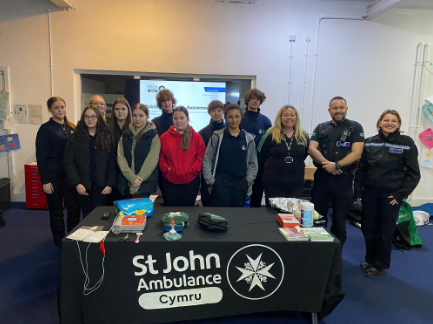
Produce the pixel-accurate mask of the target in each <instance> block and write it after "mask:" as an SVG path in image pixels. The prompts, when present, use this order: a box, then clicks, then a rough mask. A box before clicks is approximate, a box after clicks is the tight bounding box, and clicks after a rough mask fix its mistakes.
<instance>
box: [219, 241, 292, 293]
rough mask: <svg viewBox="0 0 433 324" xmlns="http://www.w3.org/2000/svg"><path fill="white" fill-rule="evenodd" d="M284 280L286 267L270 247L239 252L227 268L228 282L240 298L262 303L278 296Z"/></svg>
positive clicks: (245, 248) (258, 247) (259, 247)
mask: <svg viewBox="0 0 433 324" xmlns="http://www.w3.org/2000/svg"><path fill="white" fill-rule="evenodd" d="M283 279H284V264H283V261H282V260H281V257H280V256H279V255H278V253H277V252H276V251H275V250H273V249H271V248H270V247H268V246H266V245H261V244H252V245H248V246H245V247H243V248H241V249H239V250H238V251H236V252H235V253H234V254H233V256H232V257H231V258H230V260H229V262H228V265H227V281H228V283H229V285H230V287H231V288H232V289H233V291H234V292H235V293H236V294H238V295H239V296H241V297H243V298H246V299H251V300H259V299H263V298H267V297H269V296H271V295H272V294H273V293H275V292H276V291H277V290H278V288H279V287H280V285H281V283H282V282H283Z"/></svg>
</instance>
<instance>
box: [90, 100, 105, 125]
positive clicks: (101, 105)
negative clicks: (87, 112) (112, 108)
mask: <svg viewBox="0 0 433 324" xmlns="http://www.w3.org/2000/svg"><path fill="white" fill-rule="evenodd" d="M91 105H94V106H96V107H97V108H98V109H99V112H100V113H101V115H102V119H103V120H104V121H105V122H106V123H107V124H108V123H109V122H110V118H109V117H107V114H106V109H107V104H106V103H105V100H104V98H102V96H100V95H95V96H93V97H92V98H90V99H89V102H88V103H87V107H90V106H91Z"/></svg>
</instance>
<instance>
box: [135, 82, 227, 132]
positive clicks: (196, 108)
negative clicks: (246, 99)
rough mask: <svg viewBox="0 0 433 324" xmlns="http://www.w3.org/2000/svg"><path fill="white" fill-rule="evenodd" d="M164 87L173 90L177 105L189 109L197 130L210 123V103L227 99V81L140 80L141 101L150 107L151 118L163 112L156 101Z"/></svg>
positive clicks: (191, 119)
mask: <svg viewBox="0 0 433 324" xmlns="http://www.w3.org/2000/svg"><path fill="white" fill-rule="evenodd" d="M163 89H167V90H170V91H171V92H173V94H174V98H176V106H184V107H185V108H186V109H188V112H189V119H190V125H191V126H192V127H193V128H194V129H195V130H196V131H197V132H198V131H199V130H201V129H202V128H203V127H205V126H206V125H207V124H208V123H209V120H210V116H209V115H208V113H207V106H208V105H209V103H210V102H211V101H212V100H219V101H221V102H222V103H225V100H226V84H225V82H195V81H193V82H189V81H161V80H159V81H158V80H140V102H141V103H142V104H145V105H146V106H147V107H149V115H150V120H152V119H153V118H155V117H158V116H160V115H161V113H162V111H161V109H159V108H158V105H157V103H156V95H157V94H158V92H159V91H160V90H163Z"/></svg>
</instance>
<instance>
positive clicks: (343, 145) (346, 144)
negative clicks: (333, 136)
mask: <svg viewBox="0 0 433 324" xmlns="http://www.w3.org/2000/svg"><path fill="white" fill-rule="evenodd" d="M337 146H342V147H350V142H341V141H338V142H337Z"/></svg>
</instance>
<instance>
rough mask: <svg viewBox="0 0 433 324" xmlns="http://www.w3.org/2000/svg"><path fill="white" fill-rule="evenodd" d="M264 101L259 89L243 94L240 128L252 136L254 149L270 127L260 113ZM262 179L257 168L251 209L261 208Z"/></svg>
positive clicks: (266, 118) (261, 172)
mask: <svg viewBox="0 0 433 324" xmlns="http://www.w3.org/2000/svg"><path fill="white" fill-rule="evenodd" d="M265 100H266V96H265V93H264V92H262V91H260V90H259V89H250V90H248V91H247V93H246V94H245V105H247V111H246V112H245V115H244V116H243V117H242V121H241V124H240V127H241V128H242V129H244V130H246V131H247V132H248V133H251V134H254V136H255V138H254V142H255V143H256V147H258V145H259V143H260V139H261V138H262V136H263V135H265V134H266V131H267V130H268V129H269V128H271V127H272V123H271V121H270V119H269V118H268V117H266V116H265V115H263V114H261V113H260V105H261V104H262V103H263V102H264V101H265ZM259 165H260V163H259ZM262 177H263V170H261V169H260V168H259V172H258V173H257V178H256V180H254V184H253V193H252V195H251V197H250V198H251V204H250V206H251V207H261V204H262V197H263V185H262Z"/></svg>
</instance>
